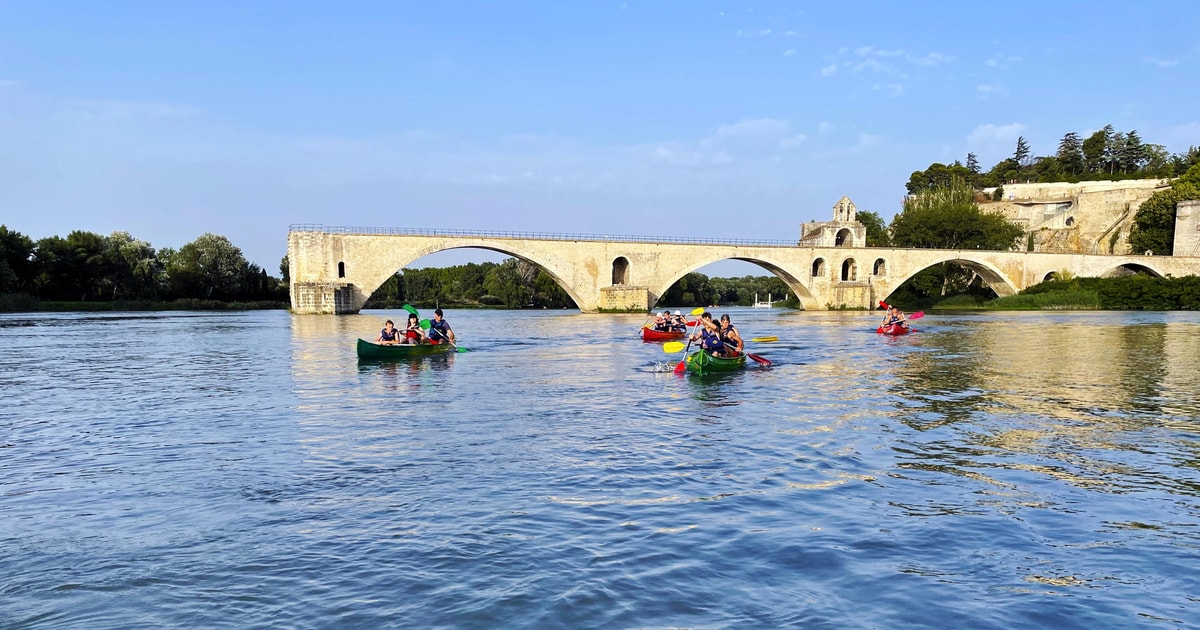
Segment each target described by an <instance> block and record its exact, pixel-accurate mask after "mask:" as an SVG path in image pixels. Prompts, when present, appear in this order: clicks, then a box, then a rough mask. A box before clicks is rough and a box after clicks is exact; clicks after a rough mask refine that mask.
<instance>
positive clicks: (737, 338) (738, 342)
mask: <svg viewBox="0 0 1200 630" xmlns="http://www.w3.org/2000/svg"><path fill="white" fill-rule="evenodd" d="M718 334H719V335H720V336H721V344H722V345H723V346H724V347H725V356H726V357H729V358H733V357H736V356H738V355H740V354H741V353H742V350H743V349H744V348H745V346H746V344H745V342H743V341H742V336H741V335H740V334H739V333H738V329H737V328H734V327H733V322H732V321H731V320H730V319H729V314H728V313H727V314H725V315H722V316H721V326H720V328H719V329H718Z"/></svg>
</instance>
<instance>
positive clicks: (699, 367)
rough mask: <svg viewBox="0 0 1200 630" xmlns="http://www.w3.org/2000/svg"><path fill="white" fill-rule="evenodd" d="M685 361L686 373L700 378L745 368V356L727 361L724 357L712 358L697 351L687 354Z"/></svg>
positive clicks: (705, 353) (701, 351)
mask: <svg viewBox="0 0 1200 630" xmlns="http://www.w3.org/2000/svg"><path fill="white" fill-rule="evenodd" d="M685 361H686V364H685V365H686V367H687V371H689V372H691V373H692V374H699V375H701V376H703V375H705V374H713V373H716V372H736V371H737V370H740V369H742V368H745V367H746V355H745V354H740V355H738V356H736V357H733V358H731V359H727V358H724V357H714V356H713V355H711V354H709V353H707V352H705V351H703V350H697V351H695V352H693V353H691V354H689V355H688V357H687V359H685Z"/></svg>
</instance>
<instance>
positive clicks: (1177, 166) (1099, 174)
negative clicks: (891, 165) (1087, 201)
mask: <svg viewBox="0 0 1200 630" xmlns="http://www.w3.org/2000/svg"><path fill="white" fill-rule="evenodd" d="M1196 164H1200V147H1189V148H1188V150H1187V151H1185V152H1182V153H1176V154H1171V153H1170V152H1168V151H1167V149H1166V147H1164V146H1163V145H1161V144H1151V143H1146V142H1143V141H1142V138H1141V136H1140V135H1138V132H1137V131H1136V130H1132V131H1128V132H1121V131H1117V130H1116V129H1115V128H1113V126H1112V125H1106V126H1105V127H1104V128H1103V129H1101V130H1099V131H1096V132H1095V133H1093V134H1091V135H1089V136H1088V137H1087V138H1084V137H1083V136H1081V135H1080V134H1078V133H1076V132H1073V131H1072V132H1070V133H1067V134H1066V135H1064V136H1063V137H1062V140H1060V141H1059V143H1058V150H1057V151H1056V152H1055V153H1054V154H1053V155H1043V156H1034V155H1033V149H1032V147H1030V145H1029V142H1028V141H1027V140H1025V137H1024V136H1021V137H1019V138H1017V146H1016V149H1015V150H1014V151H1013V154H1012V155H1011V156H1009V157H1007V158H1005V159H1003V160H1000V161H999V162H997V163H996V164H995V165H994V166H992V168H991V169H989V170H987V171H986V172H985V171H983V170H982V168H981V167H980V164H979V160H978V159H977V158H976V156H975V154H974V153H968V154H967V159H966V164H963V163H962V162H960V161H957V160H956V161H955V162H954V163H953V164H950V165H946V164H941V163H938V162H935V163H933V164H930V165H929V168H927V169H925V170H923V171H914V172H913V173H912V175H911V176H910V177H909V180H908V184H906V185H905V187H906V188H907V189H908V194H910V195H911V194H916V193H918V192H921V191H923V190H928V189H931V188H934V187H938V186H945V185H947V184H949V182H950V180H951V179H954V178H958V179H962V180H964V181H966V182H968V183H970V184H971V185H972V186H973V187H974V188H976V189H983V188H993V187H997V186H1003V185H1004V184H1006V183H1012V182H1024V181H1033V182H1080V181H1089V180H1108V179H1151V178H1165V177H1177V176H1180V175H1183V174H1184V173H1185V172H1187V170H1188V169H1190V168H1191V167H1193V166H1195V165H1196Z"/></svg>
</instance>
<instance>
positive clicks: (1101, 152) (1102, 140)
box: [1083, 125, 1112, 173]
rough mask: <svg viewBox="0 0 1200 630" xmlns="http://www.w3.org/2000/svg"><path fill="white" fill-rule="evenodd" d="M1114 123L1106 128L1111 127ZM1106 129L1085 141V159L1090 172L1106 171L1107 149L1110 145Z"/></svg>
mask: <svg viewBox="0 0 1200 630" xmlns="http://www.w3.org/2000/svg"><path fill="white" fill-rule="evenodd" d="M1111 128H1112V125H1109V126H1108V127H1105V128H1104V129H1111ZM1104 129H1101V130H1100V131H1097V132H1096V133H1093V134H1092V135H1090V136H1088V137H1087V139H1086V140H1084V141H1083V159H1084V161H1085V162H1086V165H1085V168H1086V169H1087V171H1088V172H1089V173H1101V172H1104V158H1105V151H1106V148H1107V146H1108V138H1107V135H1106V134H1105V132H1104Z"/></svg>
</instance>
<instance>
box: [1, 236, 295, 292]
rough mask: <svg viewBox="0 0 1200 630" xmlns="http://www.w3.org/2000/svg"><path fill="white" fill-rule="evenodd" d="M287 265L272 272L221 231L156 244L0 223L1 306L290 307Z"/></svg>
mask: <svg viewBox="0 0 1200 630" xmlns="http://www.w3.org/2000/svg"><path fill="white" fill-rule="evenodd" d="M281 271H282V272H283V274H284V276H285V277H284V279H282V280H281V279H279V278H275V277H272V276H270V275H268V274H267V272H266V270H264V269H262V268H260V267H258V266H257V265H254V264H251V263H249V262H247V261H246V259H245V257H243V255H242V251H241V249H239V248H238V247H236V246H234V244H233V243H231V242H230V241H229V239H227V238H225V237H224V236H220V235H217V234H204V235H201V236H200V237H199V238H197V239H196V240H195V241H192V242H191V243H188V244H187V245H184V246H183V247H181V248H179V249H178V250H176V249H171V248H164V249H158V250H156V249H155V248H154V247H152V246H151V245H150V244H149V243H147V242H146V241H142V240H138V239H136V238H134V237H133V236H131V235H130V234H129V233H128V232H113V233H112V234H110V235H108V236H103V235H100V234H96V233H93V232H86V231H82V230H76V231H73V232H71V233H70V234H68V235H67V236H66V238H62V237H59V236H51V237H47V238H43V239H40V240H38V241H34V240H32V239H30V238H29V237H27V236H25V235H24V234H21V233H20V232H16V231H13V230H9V229H8V227H7V226H4V225H0V311H60V310H70V311H105V310H213V309H257V308H287V307H288V285H287V280H286V273H287V271H286V265H284V266H283V268H282V269H281Z"/></svg>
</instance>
